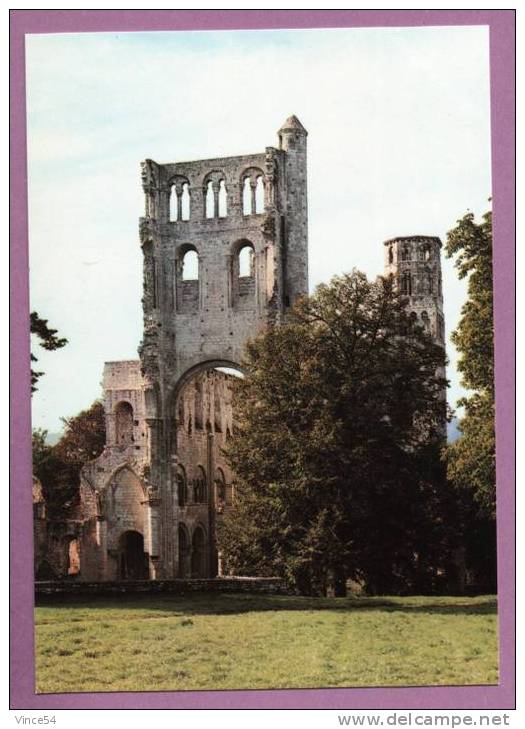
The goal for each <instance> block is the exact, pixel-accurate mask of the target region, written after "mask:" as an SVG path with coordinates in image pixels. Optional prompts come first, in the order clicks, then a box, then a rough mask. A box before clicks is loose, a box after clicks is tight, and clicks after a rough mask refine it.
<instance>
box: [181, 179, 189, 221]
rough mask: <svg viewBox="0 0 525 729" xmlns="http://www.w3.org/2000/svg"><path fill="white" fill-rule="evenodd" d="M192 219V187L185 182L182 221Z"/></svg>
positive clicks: (182, 199)
mask: <svg viewBox="0 0 525 729" xmlns="http://www.w3.org/2000/svg"><path fill="white" fill-rule="evenodd" d="M189 219H190V186H189V184H188V183H187V182H185V183H184V184H183V186H182V196H181V220H189Z"/></svg>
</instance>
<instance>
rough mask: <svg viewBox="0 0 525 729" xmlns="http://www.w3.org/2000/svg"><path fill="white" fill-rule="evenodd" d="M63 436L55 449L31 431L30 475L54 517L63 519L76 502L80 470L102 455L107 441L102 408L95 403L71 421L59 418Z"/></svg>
mask: <svg viewBox="0 0 525 729" xmlns="http://www.w3.org/2000/svg"><path fill="white" fill-rule="evenodd" d="M62 422H63V423H64V426H65V429H64V435H63V436H62V438H61V439H60V440H59V441H58V443H57V444H56V445H54V446H50V445H48V444H47V443H46V435H47V433H46V431H45V430H41V429H37V430H34V431H33V473H34V475H35V476H36V477H37V478H38V479H39V480H40V482H41V483H42V487H43V490H44V496H45V499H46V502H47V504H48V508H49V510H50V514H51V515H53V516H63V515H65V514H66V513H67V511H68V509H69V508H70V507H71V506H72V505H74V504H75V502H76V500H77V499H78V487H79V483H80V471H81V469H82V466H83V465H84V464H85V463H87V462H88V461H91V460H93V459H94V458H96V457H97V456H99V455H100V453H102V450H103V448H104V445H105V441H106V433H105V421H104V407H103V405H102V403H101V402H100V401H96V402H94V403H93V405H92V406H91V407H90V408H88V409H87V410H83V411H82V412H80V413H79V414H78V415H75V416H74V417H71V418H62Z"/></svg>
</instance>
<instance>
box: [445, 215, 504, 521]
mask: <svg viewBox="0 0 525 729" xmlns="http://www.w3.org/2000/svg"><path fill="white" fill-rule="evenodd" d="M446 252H447V256H449V257H453V256H456V268H457V270H458V275H459V278H465V277H466V276H468V277H469V278H468V299H467V301H466V303H465V304H464V306H463V308H462V311H461V319H460V321H459V324H458V327H457V329H456V330H455V331H454V332H453V334H452V341H453V343H454V344H455V346H456V348H457V350H458V352H459V353H460V358H459V362H458V370H459V371H460V372H461V375H462V384H463V386H464V387H465V388H467V390H470V391H472V394H470V395H469V396H467V397H464V398H462V399H461V400H459V402H458V405H459V406H460V407H464V408H465V415H464V417H463V418H462V420H461V421H460V423H459V429H460V431H461V433H462V437H461V438H459V439H458V440H457V441H456V442H455V443H454V444H452V445H451V446H449V448H448V475H449V477H450V478H451V480H452V481H453V482H454V483H455V484H456V485H457V486H458V487H460V488H462V489H466V490H469V491H470V492H471V493H472V495H473V497H474V499H475V501H476V502H477V503H478V505H479V509H480V512H481V513H482V514H483V515H485V516H486V517H487V518H489V519H494V518H495V516H496V463H495V435H494V323H493V291H492V213H491V212H488V213H486V214H485V215H484V216H483V220H482V222H481V223H476V222H475V220H474V215H473V214H472V213H467V215H465V216H464V217H463V218H462V219H461V220H459V221H458V224H457V226H456V227H455V228H454V229H453V230H451V231H450V232H449V234H448V237H447V245H446Z"/></svg>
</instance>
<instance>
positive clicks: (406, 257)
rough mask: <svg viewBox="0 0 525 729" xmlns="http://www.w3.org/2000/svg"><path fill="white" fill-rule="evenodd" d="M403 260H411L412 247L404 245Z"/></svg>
mask: <svg viewBox="0 0 525 729" xmlns="http://www.w3.org/2000/svg"><path fill="white" fill-rule="evenodd" d="M401 260H402V261H410V248H409V247H408V246H403V248H402V250H401Z"/></svg>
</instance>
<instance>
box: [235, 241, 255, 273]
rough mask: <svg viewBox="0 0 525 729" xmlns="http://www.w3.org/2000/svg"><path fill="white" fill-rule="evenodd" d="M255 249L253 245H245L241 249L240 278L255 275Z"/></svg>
mask: <svg viewBox="0 0 525 729" xmlns="http://www.w3.org/2000/svg"><path fill="white" fill-rule="evenodd" d="M254 255H255V254H254V250H253V248H252V246H251V245H245V246H243V247H242V248H241V250H240V251H239V278H243V277H246V276H250V277H253V275H254Z"/></svg>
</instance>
